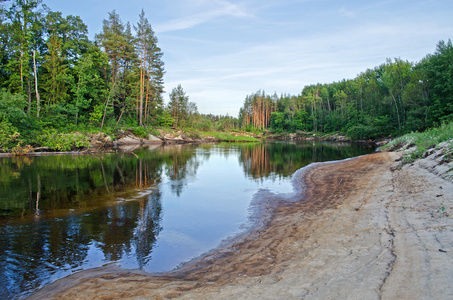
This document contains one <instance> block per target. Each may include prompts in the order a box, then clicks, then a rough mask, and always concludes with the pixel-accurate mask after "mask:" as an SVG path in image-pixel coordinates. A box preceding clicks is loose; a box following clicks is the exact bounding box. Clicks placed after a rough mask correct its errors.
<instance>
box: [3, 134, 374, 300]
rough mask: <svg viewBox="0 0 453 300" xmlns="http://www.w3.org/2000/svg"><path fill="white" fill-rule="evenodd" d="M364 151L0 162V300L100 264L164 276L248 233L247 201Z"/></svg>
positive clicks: (242, 148)
mask: <svg viewBox="0 0 453 300" xmlns="http://www.w3.org/2000/svg"><path fill="white" fill-rule="evenodd" d="M373 151H374V149H373V148H372V147H369V146H367V145H363V144H348V143H327V142H311V141H310V142H266V143H251V144H231V143H226V144H200V145H162V146H161V145H159V146H150V147H148V148H140V149H136V150H134V151H122V150H121V149H117V150H115V151H113V152H112V153H104V154H96V155H52V156H40V157H12V158H1V159H0V282H1V284H0V299H21V298H24V297H26V296H28V295H30V294H32V293H33V292H35V291H37V290H38V289H39V288H42V287H43V286H45V285H47V284H49V283H51V282H53V281H55V280H57V279H60V278H63V277H65V276H68V275H70V274H73V273H74V272H77V271H82V270H87V269H91V268H95V267H100V266H103V265H105V264H108V263H115V264H117V265H118V266H120V267H123V268H127V269H142V270H144V271H147V272H163V271H169V270H171V269H174V268H176V267H177V266H178V265H180V264H181V263H183V262H185V261H188V260H190V259H192V258H194V257H197V256H199V255H201V254H202V253H204V252H206V251H208V250H210V249H212V248H215V247H216V246H218V245H219V243H220V242H221V241H222V240H224V239H225V238H227V237H230V236H232V235H235V234H237V233H239V232H241V231H244V230H246V229H247V228H248V227H250V225H251V224H250V222H251V219H250V216H251V214H252V211H251V209H250V208H251V201H252V199H256V198H257V195H259V194H260V192H262V191H267V192H271V193H274V194H287V193H291V191H292V189H293V183H292V180H291V179H292V175H293V174H294V172H296V171H297V170H298V169H300V168H302V167H305V166H307V165H308V164H310V163H312V162H322V161H331V160H339V159H345V158H349V157H354V156H359V155H363V154H367V153H370V152H373Z"/></svg>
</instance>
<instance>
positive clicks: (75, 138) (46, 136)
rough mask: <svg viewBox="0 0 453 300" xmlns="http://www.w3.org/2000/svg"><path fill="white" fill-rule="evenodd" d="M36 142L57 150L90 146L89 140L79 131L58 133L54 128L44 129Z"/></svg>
mask: <svg viewBox="0 0 453 300" xmlns="http://www.w3.org/2000/svg"><path fill="white" fill-rule="evenodd" d="M37 142H38V143H39V144H40V145H41V146H43V147H49V148H50V149H52V150H57V151H68V150H71V149H77V148H83V147H89V146H90V141H89V139H88V137H87V136H85V135H82V134H80V133H68V134H60V133H58V132H57V131H56V130H55V129H48V130H44V131H43V133H42V134H41V135H39V136H38V137H37Z"/></svg>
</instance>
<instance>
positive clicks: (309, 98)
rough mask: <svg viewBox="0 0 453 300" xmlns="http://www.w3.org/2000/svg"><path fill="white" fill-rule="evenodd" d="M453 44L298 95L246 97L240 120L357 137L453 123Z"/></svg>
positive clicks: (245, 123)
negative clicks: (414, 58) (417, 59)
mask: <svg viewBox="0 0 453 300" xmlns="http://www.w3.org/2000/svg"><path fill="white" fill-rule="evenodd" d="M452 113H453V46H452V42H451V40H449V41H448V42H445V41H440V42H439V43H438V44H437V47H436V51H435V53H434V54H428V55H427V56H426V57H425V58H423V59H422V60H421V61H420V62H417V63H412V62H409V61H407V60H402V59H400V58H395V59H393V60H392V59H387V61H386V62H385V63H383V64H381V65H380V66H377V67H375V68H373V69H367V70H366V71H364V72H361V73H360V74H358V75H357V77H356V78H354V79H348V80H346V79H344V80H342V81H339V82H333V83H329V84H314V85H308V86H305V87H304V88H303V90H302V93H301V94H299V95H297V96H291V95H281V96H278V95H276V94H273V95H267V94H266V93H265V92H264V91H258V92H256V93H254V94H252V95H249V96H247V97H246V99H245V101H244V105H243V107H242V108H241V110H240V113H239V119H240V120H241V124H242V125H243V126H244V127H245V128H247V129H249V130H251V129H252V128H260V129H262V130H264V129H269V130H271V131H273V132H296V131H306V132H320V133H332V132H340V133H342V134H345V135H347V136H349V137H351V138H353V139H372V138H377V137H389V136H399V135H402V134H405V133H409V132H417V131H418V132H420V131H424V130H426V129H428V128H431V127H436V126H439V125H441V124H442V123H448V122H451V121H453V114H452Z"/></svg>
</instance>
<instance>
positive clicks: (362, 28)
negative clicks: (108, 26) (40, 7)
mask: <svg viewBox="0 0 453 300" xmlns="http://www.w3.org/2000/svg"><path fill="white" fill-rule="evenodd" d="M44 3H45V4H47V5H48V6H49V7H50V8H51V9H52V10H55V11H61V12H62V13H63V15H69V14H72V15H78V16H80V17H81V18H82V19H83V20H84V22H85V23H86V24H87V25H88V29H89V32H90V37H94V34H96V33H99V32H100V31H101V28H102V20H103V19H106V18H107V17H108V12H110V11H112V10H114V9H115V10H116V11H117V13H118V14H119V15H120V16H121V19H122V21H123V22H124V23H126V22H127V21H129V22H131V23H132V24H135V23H136V22H137V21H138V15H139V13H140V11H141V9H142V8H143V9H144V10H145V13H146V16H147V17H148V19H149V21H150V23H151V25H152V26H153V28H154V30H155V31H156V35H157V38H158V39H159V46H160V47H161V49H162V51H163V52H164V57H163V60H164V62H165V69H166V72H167V73H166V75H165V78H164V80H165V87H166V92H167V93H166V95H165V99H166V100H168V94H169V92H170V91H171V90H172V88H174V87H176V86H177V85H178V84H181V85H182V87H183V89H184V90H185V91H186V93H187V95H188V96H189V99H190V101H192V102H195V103H196V104H197V106H198V110H199V111H200V112H201V113H214V114H222V115H225V114H229V115H231V116H237V115H238V112H239V108H240V107H241V106H242V104H243V102H244V99H245V97H246V95H250V94H252V93H254V92H256V91H258V90H260V89H261V90H264V91H265V92H266V93H267V94H273V93H274V92H276V93H277V94H278V95H280V94H282V93H289V94H293V95H297V94H299V93H300V92H301V91H302V89H303V87H304V86H305V85H308V84H314V83H318V82H319V83H330V82H333V81H340V80H342V79H351V78H354V77H355V76H356V75H357V74H359V73H360V72H362V71H365V70H366V69H367V68H373V67H375V66H378V65H380V64H382V63H384V62H385V60H386V58H395V57H399V58H401V59H404V60H409V61H412V62H416V61H419V60H420V59H422V58H423V57H424V56H425V55H426V54H428V53H433V52H434V51H435V48H436V44H437V42H438V41H439V40H448V39H450V38H453V17H452V12H453V1H451V0H431V1H430V0H410V1H409V0H407V1H406V0H392V1H385V0H374V1H363V0H360V1H359V0H348V1H335V0H278V1H275V0H272V1H271V0H126V1H125V0H78V1H66V0H65V1H63V0H44Z"/></svg>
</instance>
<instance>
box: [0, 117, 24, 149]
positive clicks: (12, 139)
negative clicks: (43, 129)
mask: <svg viewBox="0 0 453 300" xmlns="http://www.w3.org/2000/svg"><path fill="white" fill-rule="evenodd" d="M19 138H20V133H19V132H18V131H17V128H16V127H14V126H13V125H12V124H11V123H9V122H8V121H6V120H2V121H0V149H1V148H6V149H9V148H11V147H13V146H14V145H15V144H16V143H17V142H18V141H20V140H19Z"/></svg>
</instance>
